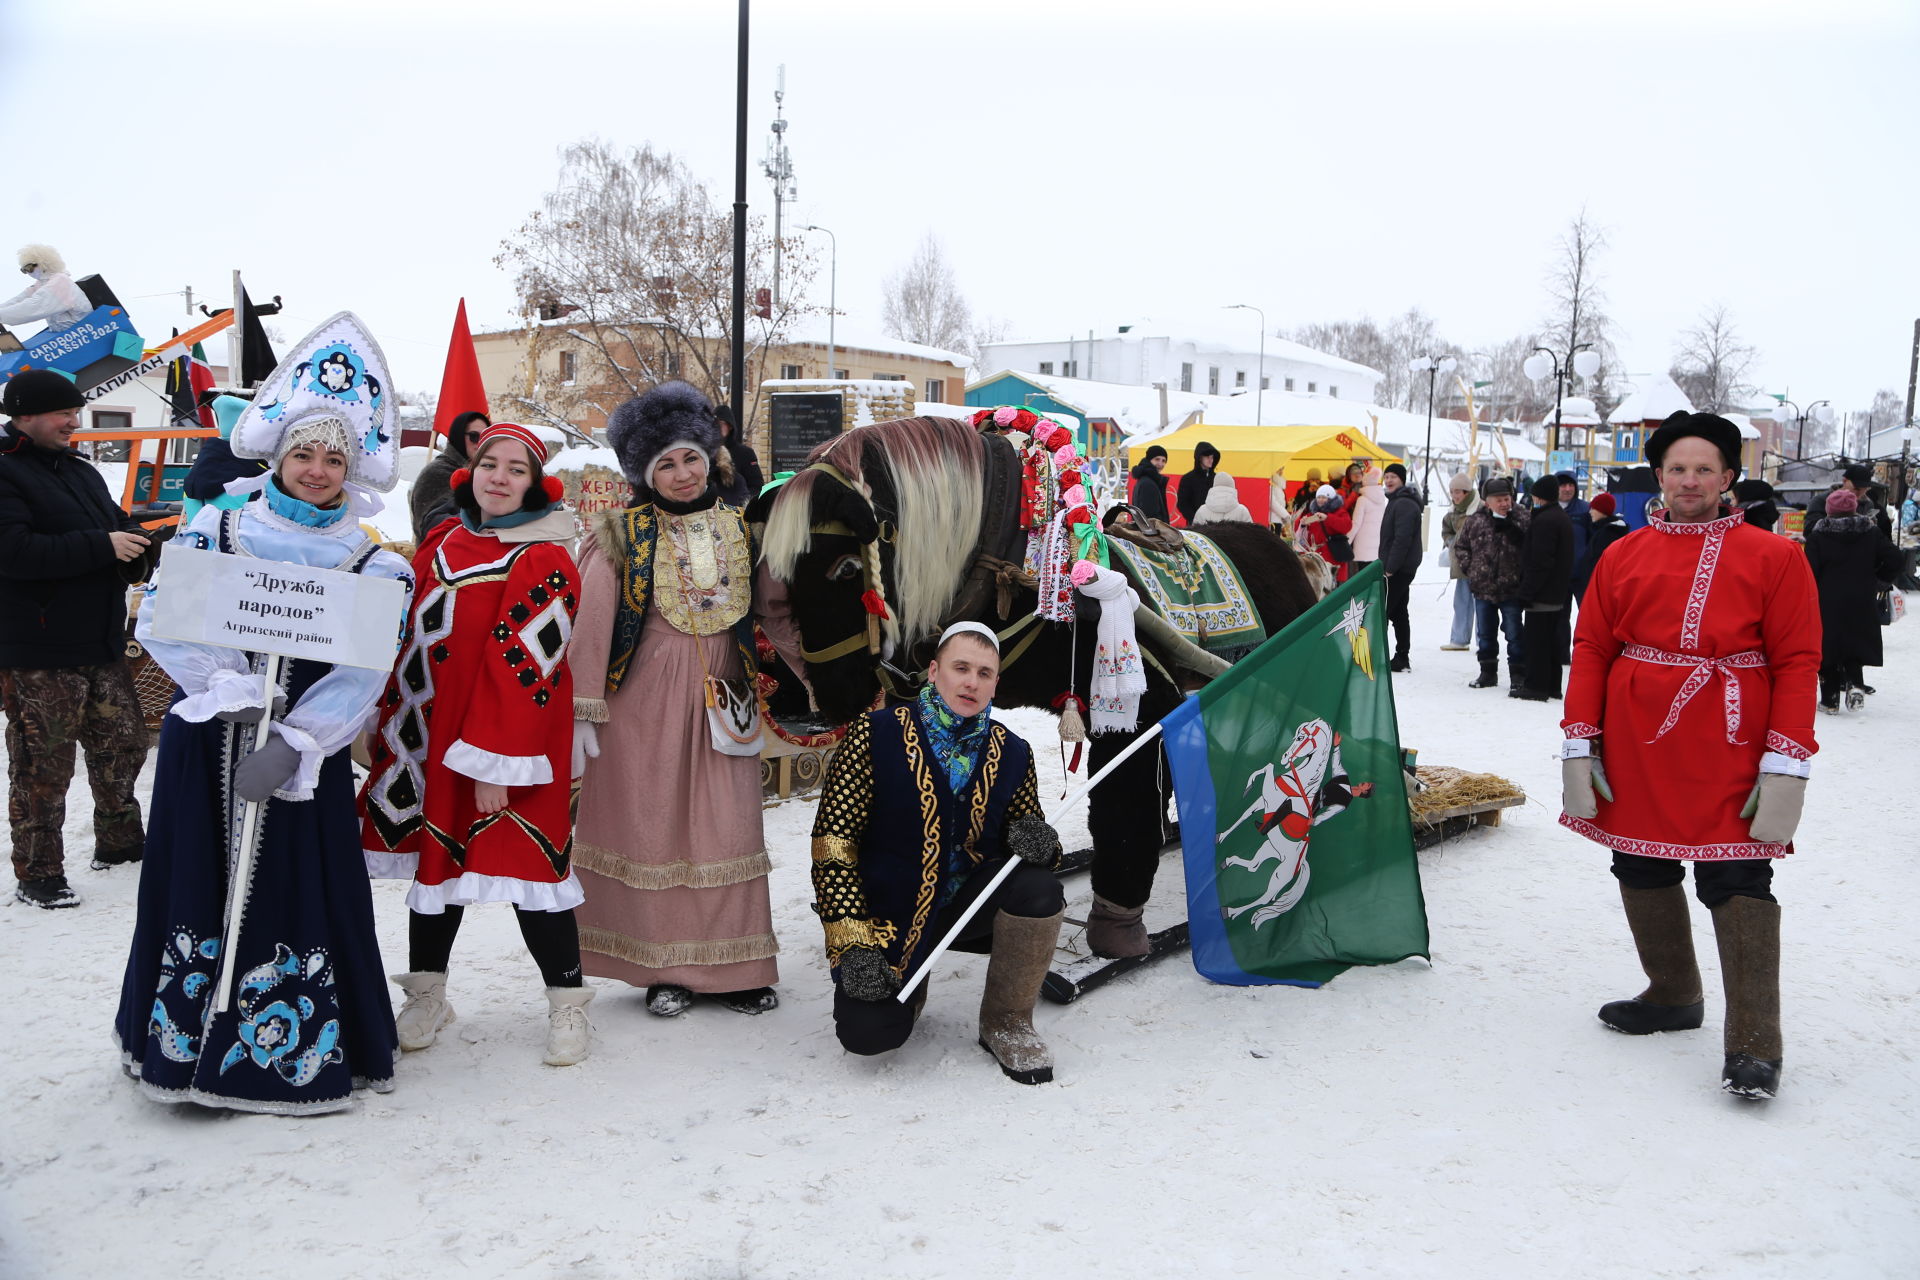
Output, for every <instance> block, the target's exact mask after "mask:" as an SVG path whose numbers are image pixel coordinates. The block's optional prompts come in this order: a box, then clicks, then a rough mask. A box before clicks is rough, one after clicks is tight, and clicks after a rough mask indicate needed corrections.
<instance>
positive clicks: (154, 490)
mask: <svg viewBox="0 0 1920 1280" xmlns="http://www.w3.org/2000/svg"><path fill="white" fill-rule="evenodd" d="M219 434H220V433H219V432H218V431H214V430H211V429H210V428H207V427H135V428H132V429H131V430H127V431H109V430H90V431H76V432H74V433H73V441H74V443H75V444H78V443H80V442H81V441H83V440H86V441H93V440H99V441H109V440H125V441H126V442H127V482H126V484H125V485H123V486H122V487H121V490H120V509H121V510H123V511H127V512H131V511H132V510H133V495H134V492H135V490H136V489H137V488H138V486H139V483H140V468H141V467H147V468H148V469H150V470H151V471H152V472H153V481H152V483H151V484H149V485H148V486H147V492H148V493H150V494H152V495H154V497H153V498H152V499H150V501H158V498H159V493H160V481H161V479H162V478H163V477H164V476H165V475H166V468H167V448H166V442H167V441H169V440H204V439H206V438H207V437H209V436H217V435H219ZM149 440H151V441H154V442H155V443H156V444H158V445H159V446H160V447H159V448H157V449H156V450H154V456H153V460H152V461H151V462H148V461H146V460H144V459H143V458H142V457H141V455H142V454H143V453H145V452H146V450H145V449H144V448H142V447H141V446H143V445H144V444H145V443H146V442H147V441H149ZM179 522H180V517H179V516H178V515H168V516H164V517H159V518H156V519H153V520H142V521H141V522H140V523H142V524H146V525H153V526H155V527H165V526H167V525H170V524H178V523H179Z"/></svg>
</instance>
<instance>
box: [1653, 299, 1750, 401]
mask: <svg viewBox="0 0 1920 1280" xmlns="http://www.w3.org/2000/svg"><path fill="white" fill-rule="evenodd" d="M1757 354H1758V353H1757V352H1755V351H1754V349H1753V348H1752V347H1750V346H1748V345H1747V344H1746V343H1744V342H1742V341H1741V340H1740V334H1739V332H1738V330H1736V329H1735V328H1734V324H1733V318H1732V317H1731V316H1730V315H1728V314H1727V308H1726V305H1725V304H1724V303H1715V304H1714V305H1713V306H1711V307H1708V308H1707V309H1706V310H1705V311H1703V312H1701V313H1700V320H1699V323H1697V324H1695V325H1694V326H1693V327H1692V328H1691V329H1688V330H1687V331H1686V332H1685V333H1683V334H1681V335H1680V339H1679V341H1678V342H1677V343H1676V344H1675V346H1674V353H1673V367H1672V369H1670V370H1669V375H1670V376H1671V377H1672V378H1673V380H1674V382H1675V383H1677V384H1678V385H1679V387H1680V389H1681V390H1682V391H1684V392H1686V393H1687V399H1689V400H1691V401H1693V407H1694V408H1696V409H1698V410H1700V411H1701V412H1703V413H1723V412H1725V411H1726V410H1728V409H1734V408H1738V407H1739V406H1740V405H1741V404H1743V403H1744V402H1745V398H1746V397H1747V396H1748V395H1749V394H1750V393H1751V392H1752V390H1753V388H1752V386H1750V385H1749V384H1748V382H1747V374H1748V373H1749V372H1750V371H1751V370H1752V368H1753V362H1754V360H1755V358H1756V356H1757Z"/></svg>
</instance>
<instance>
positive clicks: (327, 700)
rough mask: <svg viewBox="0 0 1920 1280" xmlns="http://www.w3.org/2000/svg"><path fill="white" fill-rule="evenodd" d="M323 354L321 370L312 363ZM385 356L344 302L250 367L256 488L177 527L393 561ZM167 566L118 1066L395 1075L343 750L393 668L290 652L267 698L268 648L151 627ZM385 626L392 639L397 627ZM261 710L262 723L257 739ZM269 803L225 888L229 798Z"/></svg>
mask: <svg viewBox="0 0 1920 1280" xmlns="http://www.w3.org/2000/svg"><path fill="white" fill-rule="evenodd" d="M322 364H325V365H326V366H327V367H328V369H329V375H328V376H329V379H330V380H329V381H328V382H326V383H323V382H321V380H320V379H319V378H318V377H317V376H315V374H314V370H315V369H316V368H318V367H320V366H321V365H322ZM386 374H387V371H386V367H385V362H384V360H383V359H382V357H381V355H380V351H379V348H378V347H376V346H375V345H374V342H373V339H372V338H371V337H370V336H368V335H367V333H366V331H365V329H364V328H363V327H362V326H361V324H360V322H359V321H358V320H357V319H356V318H355V317H354V316H352V315H351V314H348V313H345V312H343V313H341V314H339V315H336V316H334V317H333V318H331V319H330V320H328V321H327V322H326V323H325V324H323V325H321V326H320V328H319V329H317V330H315V331H314V332H313V333H312V334H310V335H308V337H307V338H306V340H305V341H303V342H301V343H300V344H299V345H298V346H296V347H295V348H294V351H293V353H292V354H290V355H289V356H288V357H287V358H286V360H285V361H284V362H283V363H282V364H281V365H280V367H279V368H278V369H276V370H274V372H273V373H272V374H271V375H270V376H269V377H268V379H267V380H266V382H264V383H263V384H261V387H260V390H259V393H258V395H257V396H256V398H255V399H254V401H253V403H252V404H250V405H248V406H247V408H246V410H245V411H244V412H243V413H242V414H241V415H240V419H239V421H238V423H237V424H236V425H235V427H234V430H233V442H232V443H233V451H234V452H235V453H236V454H238V455H239V456H241V457H243V458H265V459H267V460H269V461H270V462H271V463H272V467H271V469H270V470H269V471H267V472H265V473H263V474H262V475H260V476H257V477H252V478H248V479H240V480H235V481H233V482H232V483H231V484H230V485H229V491H231V492H248V491H253V490H258V491H259V492H260V493H261V498H260V500H259V501H257V502H249V503H247V504H246V505H245V506H243V507H241V508H240V509H238V510H232V511H228V510H222V509H220V508H218V507H207V508H204V509H203V510H202V511H201V512H200V514H199V515H198V516H196V517H194V520H193V522H192V523H191V524H190V525H188V526H187V527H186V529H185V531H184V532H182V533H181V534H179V535H178V536H177V537H176V538H175V539H174V542H175V545H177V546H185V547H190V548H194V549H197V550H201V551H208V552H218V553H219V554H221V555H229V556H245V557H249V558H250V562H252V563H263V564H269V565H270V564H273V563H275V562H282V563H286V564H292V565H302V566H306V567H309V568H314V569H335V570H340V571H343V572H348V573H361V574H367V575H370V576H374V577H381V578H390V579H393V580H395V581H397V582H400V583H402V584H404V585H405V586H406V588H407V592H408V594H409V595H410V594H411V592H412V586H413V579H412V576H411V575H410V574H409V572H408V570H407V564H406V561H404V560H402V559H401V558H400V557H399V556H397V555H394V554H393V553H392V552H390V551H383V550H381V549H380V548H379V547H377V546H376V545H374V544H373V543H372V542H370V541H369V540H368V538H367V536H366V534H365V533H363V532H362V531H361V529H360V525H359V522H358V520H357V519H356V517H362V516H367V515H371V514H373V513H374V512H376V511H378V510H379V500H378V499H377V498H375V497H374V496H373V495H372V494H371V493H370V492H369V490H382V491H384V490H390V489H392V488H393V485H394V482H395V480H397V479H398V471H397V453H398V450H397V448H396V447H395V446H396V444H397V436H398V432H397V430H396V429H395V423H394V414H393V403H392V400H391V398H390V397H387V396H386V395H385V393H384V391H383V387H384V386H385V385H388V379H387V376H386ZM168 589H169V588H168V568H167V566H166V565H164V564H163V565H162V567H161V570H160V573H159V575H158V577H157V579H156V581H155V582H154V583H153V584H152V585H149V587H148V588H147V596H148V599H147V601H146V603H145V604H144V606H143V607H142V608H141V610H140V624H139V632H138V634H139V638H140V641H141V643H142V644H144V645H145V646H146V648H147V652H149V653H151V654H152V655H153V657H154V660H155V661H156V662H158V663H159V664H160V665H161V667H163V668H164V669H165V670H166V673H167V674H168V675H170V676H172V677H173V679H174V682H175V683H176V684H178V685H179V686H180V696H179V697H178V698H177V699H176V700H175V701H174V704H173V707H172V710H171V711H170V712H169V713H168V715H167V718H166V723H165V724H164V725H163V726H162V728H161V730H160V751H159V758H158V760H157V762H156V764H155V771H154V789H153V811H152V814H151V817H150V821H149V823H148V828H147V830H148V836H147V845H146V862H145V867H144V869H143V870H142V873H141V876H140V901H139V909H138V914H137V915H136V917H135V923H134V933H133V947H132V951H131V952H130V954H129V955H128V958H127V968H126V979H125V981H124V983H123V984H122V986H121V990H120V1012H119V1017H118V1018H117V1019H116V1023H115V1027H116V1030H117V1032H118V1035H119V1040H120V1047H121V1049H122V1051H123V1055H124V1056H123V1061H124V1063H125V1065H126V1069H127V1071H128V1072H129V1074H131V1075H132V1076H133V1077H134V1078H135V1079H136V1080H138V1081H139V1082H140V1085H141V1087H142V1088H143V1089H144V1090H145V1091H146V1092H147V1093H148V1094H149V1095H150V1096H151V1097H153V1098H155V1099H157V1100H159V1101H161V1102H197V1103H201V1104H202V1105H205V1106H211V1107H227V1108H231V1109H233V1110H236V1111H266V1112H274V1113H279V1114H286V1115H305V1114H310V1113H314V1112H321V1111H333V1110H337V1109H339V1108H341V1107H345V1106H348V1105H350V1103H351V1101H352V1095H353V1091H354V1090H355V1089H358V1088H361V1087H366V1088H371V1089H373V1090H375V1091H376V1092H385V1091H387V1090H388V1089H391V1088H392V1087H393V1062H394V1058H395V1056H396V1051H395V1041H394V1030H393V1007H392V1005H391V1004H389V1003H388V1000H387V990H386V987H387V984H386V978H385V969H384V967H383V966H382V964H381V963H380V946H379V943H378V942H377V941H376V940H375V937H374V930H373V895H372V890H371V888H370V887H369V885H368V883H367V874H366V867H365V863H364V862H363V861H362V859H361V856H360V848H359V845H360V840H359V820H358V818H357V817H356V816H355V814H354V805H353V764H352V761H351V760H349V759H348V754H347V748H348V745H349V744H350V743H352V741H353V740H354V738H355V737H356V736H357V735H358V734H359V732H360V728H361V726H362V725H363V724H364V723H365V722H366V719H367V715H368V713H369V712H371V711H372V710H373V708H374V705H375V702H376V701H377V700H378V698H379V696H380V691H381V689H382V687H384V686H385V684H386V682H387V673H386V671H384V670H378V671H376V670H368V669H365V668H361V667H348V666H330V665H328V664H326V663H322V662H315V661H312V660H309V659H294V660H292V661H290V662H288V663H286V664H285V665H284V667H283V668H282V674H281V686H280V688H279V689H278V690H277V691H276V693H275V694H274V696H273V699H272V703H271V707H270V709H269V708H268V707H264V706H263V701H264V698H263V689H262V684H263V682H262V678H261V673H262V671H263V670H264V662H265V659H264V656H263V655H260V654H253V653H247V652H244V651H242V650H239V649H228V648H216V647H214V646H211V645H202V644H190V643H186V642H183V641H179V640H164V639H161V638H159V637H158V636H156V635H154V633H153V625H154V619H155V616H156V613H157V603H156V602H157V600H158V599H159V598H161V597H164V595H165V594H166V592H167V590H168ZM396 638H397V637H396ZM263 710H270V715H271V724H270V736H269V737H268V739H267V742H266V745H265V746H262V747H260V748H259V749H258V750H254V749H253V742H254V735H255V732H256V729H255V726H256V724H257V723H258V722H259V720H260V719H261V715H262V712H263ZM243 801H244V802H257V803H259V804H260V805H261V813H260V815H259V825H258V827H257V832H256V847H255V850H254V856H253V870H252V876H251V878H250V879H249V880H248V881H247V883H246V884H245V885H236V886H229V884H228V877H229V870H228V869H229V866H230V865H232V861H233V857H234V854H235V853H236V852H237V848H236V847H235V846H237V844H238V839H237V837H238V835H239V833H240V831H241V830H242V804H241V802H243ZM230 892H235V893H239V894H241V895H243V896H244V903H245V914H244V917H243V920H242V924H241V928H240V932H239V937H238V941H237V944H236V945H235V948H234V953H233V958H232V966H231V971H232V982H233V987H232V989H231V1002H230V1004H229V1006H228V1008H227V1009H226V1010H225V1011H224V1012H215V1009H216V1005H217V1000H216V997H217V996H218V994H219V993H218V992H217V990H216V984H217V982H218V981H219V974H220V971H221V960H222V957H221V948H222V947H223V946H224V945H225V941H224V938H225V929H224V924H225V919H226V913H227V899H228V896H229V893H230Z"/></svg>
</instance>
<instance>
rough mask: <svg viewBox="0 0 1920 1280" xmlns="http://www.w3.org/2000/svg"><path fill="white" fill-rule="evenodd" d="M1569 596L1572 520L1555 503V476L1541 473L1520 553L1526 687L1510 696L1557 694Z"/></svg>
mask: <svg viewBox="0 0 1920 1280" xmlns="http://www.w3.org/2000/svg"><path fill="white" fill-rule="evenodd" d="M1572 596H1573V522H1572V521H1571V520H1569V519H1567V513H1566V512H1565V511H1563V510H1561V508H1560V479H1559V477H1558V476H1542V477H1541V478H1540V479H1539V480H1536V481H1535V482H1534V485H1533V519H1531V520H1529V521H1528V522H1527V541H1526V547H1525V549H1524V550H1523V551H1522V552H1521V566H1520V599H1521V602H1522V603H1523V604H1525V605H1526V610H1527V613H1526V622H1525V624H1524V631H1523V635H1522V640H1521V649H1522V650H1523V651H1524V652H1525V654H1526V663H1527V681H1526V686H1525V687H1524V688H1520V689H1514V690H1512V691H1511V692H1510V695H1509V696H1511V697H1515V698H1525V699H1527V700H1528V701H1530V702H1545V701H1546V700H1547V699H1549V698H1557V697H1559V696H1560V667H1561V652H1560V624H1561V622H1562V621H1563V620H1564V619H1565V617H1566V612H1567V608H1568V601H1569V600H1570V599H1571V598H1572Z"/></svg>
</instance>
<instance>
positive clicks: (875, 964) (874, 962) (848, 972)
mask: <svg viewBox="0 0 1920 1280" xmlns="http://www.w3.org/2000/svg"><path fill="white" fill-rule="evenodd" d="M840 989H841V990H842V991H844V992H846V993H847V994H848V995H849V996H852V997H853V998H854V999H855V1000H864V1001H866V1002H867V1003H868V1004H878V1003H879V1002H880V1001H882V1000H891V999H893V998H894V996H896V995H898V994H899V993H900V975H899V974H897V973H895V972H894V971H893V966H892V965H890V964H888V963H887V957H886V953H884V952H882V951H881V950H879V949H878V948H876V947H848V948H847V949H846V950H845V951H843V952H841V953H840Z"/></svg>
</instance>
